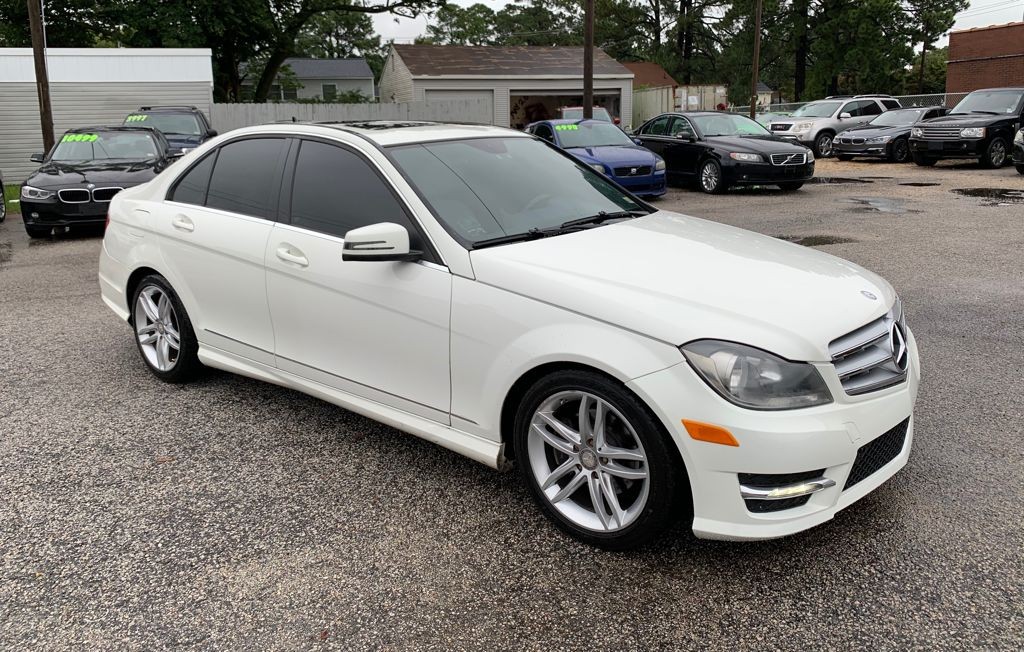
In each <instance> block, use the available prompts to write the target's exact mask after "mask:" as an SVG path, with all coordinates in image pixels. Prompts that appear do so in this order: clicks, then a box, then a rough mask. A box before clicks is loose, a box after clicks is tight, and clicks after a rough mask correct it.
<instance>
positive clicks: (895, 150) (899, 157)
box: [889, 138, 910, 163]
mask: <svg viewBox="0 0 1024 652" xmlns="http://www.w3.org/2000/svg"><path fill="white" fill-rule="evenodd" d="M889 160H890V161H892V162H893V163H906V162H907V161H908V160H910V144H909V143H907V139H906V138H900V139H898V140H896V141H895V142H893V144H892V145H891V146H890V147H889Z"/></svg>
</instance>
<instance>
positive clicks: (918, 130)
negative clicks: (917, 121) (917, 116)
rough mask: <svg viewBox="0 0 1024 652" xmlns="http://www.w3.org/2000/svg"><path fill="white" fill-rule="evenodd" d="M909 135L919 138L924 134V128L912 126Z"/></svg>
mask: <svg viewBox="0 0 1024 652" xmlns="http://www.w3.org/2000/svg"><path fill="white" fill-rule="evenodd" d="M910 135H911V136H913V137H914V138H920V137H921V136H923V135H924V129H921V128H920V127H914V128H913V129H911V130H910Z"/></svg>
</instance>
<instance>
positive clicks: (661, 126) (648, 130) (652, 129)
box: [641, 115, 672, 136]
mask: <svg viewBox="0 0 1024 652" xmlns="http://www.w3.org/2000/svg"><path fill="white" fill-rule="evenodd" d="M671 119H672V116H670V115H663V116H659V117H657V118H655V119H654V120H652V121H650V122H648V123H647V125H646V126H645V127H644V128H643V130H642V132H641V133H644V134H647V135H648V136H665V135H667V134H668V122H669V120H671Z"/></svg>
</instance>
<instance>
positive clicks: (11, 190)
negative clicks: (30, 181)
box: [4, 183, 21, 201]
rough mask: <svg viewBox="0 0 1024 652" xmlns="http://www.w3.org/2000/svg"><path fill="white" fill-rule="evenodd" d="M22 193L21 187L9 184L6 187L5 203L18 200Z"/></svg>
mask: <svg viewBox="0 0 1024 652" xmlns="http://www.w3.org/2000/svg"><path fill="white" fill-rule="evenodd" d="M20 193H21V186H20V185H17V184H13V183H8V184H6V185H5V186H4V201H10V200H11V199H17V198H18V195H19V194H20Z"/></svg>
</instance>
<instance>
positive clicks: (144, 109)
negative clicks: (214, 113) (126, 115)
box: [133, 104, 199, 113]
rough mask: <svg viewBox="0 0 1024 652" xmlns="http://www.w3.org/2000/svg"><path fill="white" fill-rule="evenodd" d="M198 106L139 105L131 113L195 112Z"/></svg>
mask: <svg viewBox="0 0 1024 652" xmlns="http://www.w3.org/2000/svg"><path fill="white" fill-rule="evenodd" d="M198 111H199V109H198V108H196V107H194V106H184V105H181V106H174V105H170V104H167V105H163V106H140V107H139V110H138V111H133V113H197V112H198Z"/></svg>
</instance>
